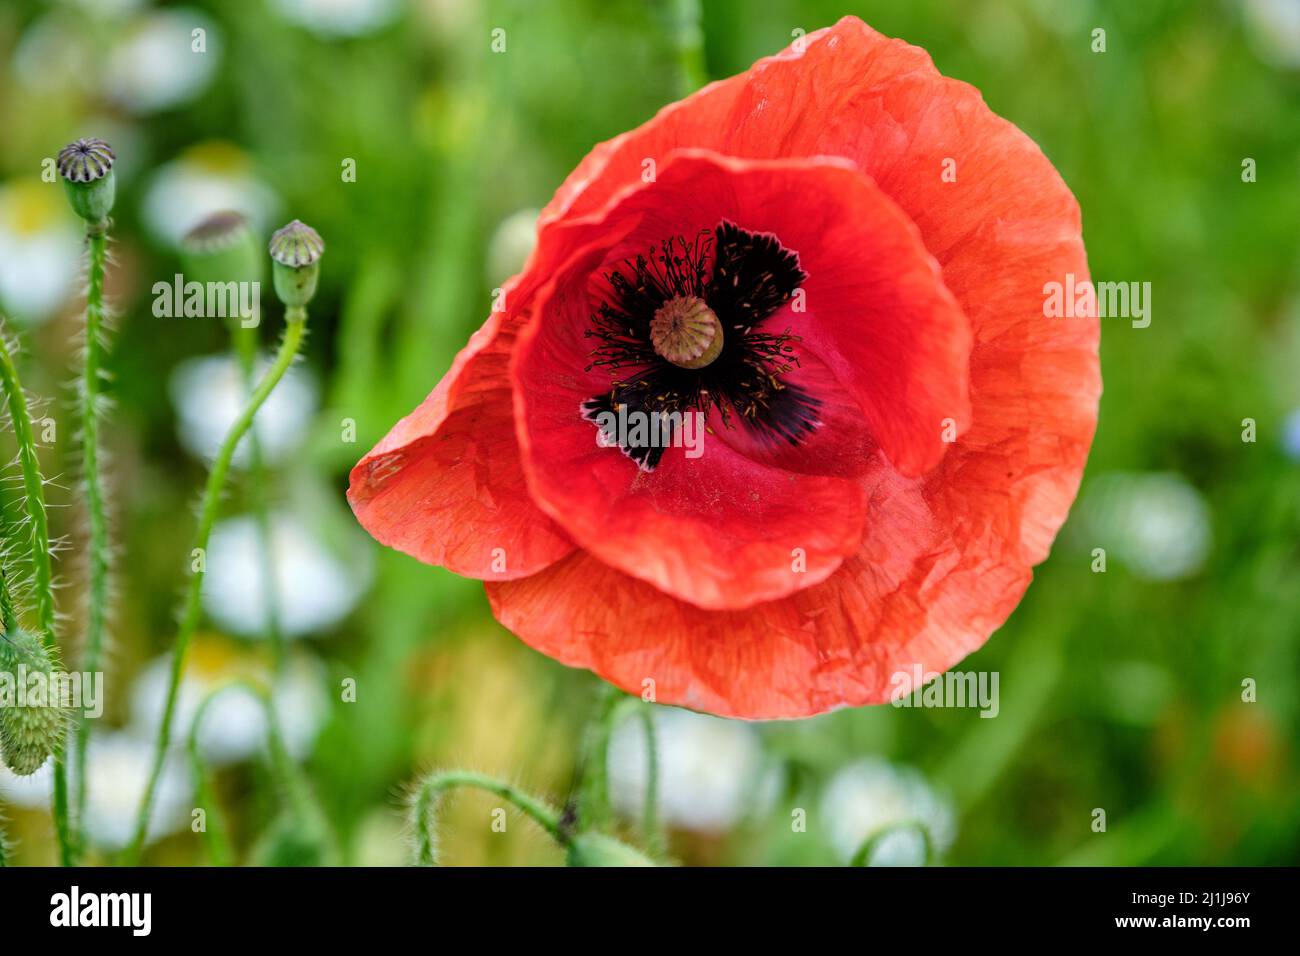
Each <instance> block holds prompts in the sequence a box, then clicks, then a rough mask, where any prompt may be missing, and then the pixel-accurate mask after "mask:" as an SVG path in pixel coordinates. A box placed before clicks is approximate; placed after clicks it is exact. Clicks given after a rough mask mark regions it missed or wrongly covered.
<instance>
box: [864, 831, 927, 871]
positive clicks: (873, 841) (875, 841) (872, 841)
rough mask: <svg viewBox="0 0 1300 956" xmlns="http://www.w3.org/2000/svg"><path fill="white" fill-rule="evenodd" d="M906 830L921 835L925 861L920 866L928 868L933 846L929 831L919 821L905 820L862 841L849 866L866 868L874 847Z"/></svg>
mask: <svg viewBox="0 0 1300 956" xmlns="http://www.w3.org/2000/svg"><path fill="white" fill-rule="evenodd" d="M906 830H913V831H915V832H917V833H919V834H920V835H921V842H922V843H923V844H924V846H925V859H924V861H923V862H922V864H921V865H922V866H929V865H930V862H931V858H932V857H933V855H934V846H933V844H932V843H931V842H930V831H929V830H928V829H927V828H926V826H925V824H924V823H921V822H920V821H919V820H906V821H904V822H902V823H895V824H891V825H890V826H887V827H883V828H881V829H880V830H877V831H876V832H875V833H873V834H871V836H869V837H867V838H866V839H865V840H863V841H862V845H861V846H860V847H858V851H857V852H856V853H854V854H853V859H852V860H851V861H849V866H866V865H867V861H868V860H870V859H871V854H872V853H873V852H875V849H876V847H878V846H880V844H881V841H883V840H884V839H885V837H887V836H892V835H893V834H895V833H902V832H904V831H906Z"/></svg>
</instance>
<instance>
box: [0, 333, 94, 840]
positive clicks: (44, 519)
mask: <svg viewBox="0 0 1300 956" xmlns="http://www.w3.org/2000/svg"><path fill="white" fill-rule="evenodd" d="M5 332H6V330H5V329H4V327H3V326H0V388H3V390H4V393H5V402H6V404H7V406H8V409H9V418H10V421H11V422H12V423H13V429H14V438H15V440H16V441H17V443H18V461H19V465H20V467H21V468H22V474H23V490H24V493H25V495H26V500H27V517H28V520H29V521H30V523H31V529H32V530H31V534H32V540H31V562H32V590H33V593H34V594H35V597H36V613H37V619H38V621H39V623H40V636H41V641H42V642H43V643H44V645H45V649H46V650H47V651H48V652H49V653H50V654H51V655H55V656H57V655H58V639H57V638H56V636H55V633H54V590H53V583H52V573H51V570H50V526H49V518H48V516H47V514H46V510H45V478H44V476H43V475H42V474H41V464H40V460H39V459H38V458H37V455H36V438H35V433H34V432H33V431H32V419H31V415H30V414H29V413H28V410H27V396H26V394H25V393H24V392H23V386H22V381H21V380H20V379H19V377H18V368H17V366H16V365H15V364H14V360H13V351H12V350H11V349H10V347H9V343H8V342H7V341H6V338H5ZM53 804H54V805H53V811H52V812H53V817H54V829H55V833H56V835H57V837H58V841H59V861H60V862H61V863H62V864H63V865H65V866H69V865H71V864H72V863H73V862H74V861H75V856H76V853H75V849H74V845H73V838H72V829H71V827H70V826H69V822H68V776H67V768H66V767H65V765H64V760H63V751H62V748H61V747H60V748H59V749H57V750H56V751H55V752H54V794H53Z"/></svg>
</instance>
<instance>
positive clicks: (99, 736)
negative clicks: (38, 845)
mask: <svg viewBox="0 0 1300 956" xmlns="http://www.w3.org/2000/svg"><path fill="white" fill-rule="evenodd" d="M95 731H96V732H95V734H94V735H93V736H92V737H91V738H90V746H89V747H88V748H87V749H86V815H85V818H84V820H83V823H84V825H85V829H86V836H87V838H88V839H89V841H90V842H91V843H92V844H93V845H94V846H96V847H99V848H100V849H102V850H108V851H110V852H111V851H117V850H122V849H125V848H126V846H127V844H129V843H130V842H131V838H132V837H133V836H134V831H135V818H136V813H137V812H138V811H139V809H140V798H141V797H142V796H143V795H144V787H145V781H146V780H147V779H148V777H149V771H150V770H151V769H152V764H153V744H152V742H150V741H147V740H144V739H143V738H140V737H136V736H134V735H133V734H130V733H127V732H125V731H119V730H105V729H101V728H99V727H96V728H95ZM53 766H54V765H53V762H52V761H47V762H46V764H45V766H44V767H42V768H41V769H40V770H38V771H36V773H34V774H32V775H31V776H30V777H15V776H14V775H13V774H11V773H10V772H9V771H8V770H6V769H4V768H3V767H0V797H3V798H4V799H5V800H6V801H8V802H9V803H12V804H14V805H15V806H21V807H27V808H29V809H37V808H40V807H48V806H49V803H50V794H51V789H52V787H53V782H52V778H53ZM75 770H76V767H75V764H73V763H70V764H69V767H68V771H69V773H68V776H69V783H68V786H69V789H70V790H73V791H74V792H75V787H76V780H75V779H74V774H75ZM192 800H193V786H192V781H191V778H190V774H189V771H188V770H187V769H186V767H185V763H184V760H183V758H182V755H181V753H180V751H178V750H172V751H171V752H170V753H169V754H168V755H167V759H166V760H165V761H164V762H163V769H162V773H161V774H160V775H159V777H158V788H157V791H156V793H155V797H154V805H153V812H152V814H151V815H150V817H149V829H148V833H147V840H148V841H149V842H153V841H154V840H158V839H160V838H161V837H164V836H167V835H169V834H171V833H175V832H176V831H178V830H180V829H181V828H183V827H184V826H185V824H186V822H187V821H188V820H189V814H190V810H191V808H192V805H193V804H192Z"/></svg>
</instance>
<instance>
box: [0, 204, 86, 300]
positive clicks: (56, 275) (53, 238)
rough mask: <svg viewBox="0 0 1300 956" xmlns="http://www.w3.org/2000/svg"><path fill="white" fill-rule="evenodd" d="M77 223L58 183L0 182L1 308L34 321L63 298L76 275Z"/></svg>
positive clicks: (73, 286) (79, 239) (78, 251)
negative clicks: (1, 183)
mask: <svg viewBox="0 0 1300 956" xmlns="http://www.w3.org/2000/svg"><path fill="white" fill-rule="evenodd" d="M81 242H82V229H80V228H79V227H78V225H77V220H76V218H75V216H74V215H73V213H72V210H71V209H70V208H69V207H68V203H67V200H66V199H65V198H64V196H63V187H62V186H60V185H59V184H58V183H43V182H41V181H40V180H39V179H14V180H10V181H9V182H7V183H4V184H3V185H0V308H3V310H4V312H5V314H6V315H7V316H10V317H11V318H12V319H13V320H14V321H16V322H20V323H23V324H27V325H36V324H39V323H41V322H44V321H46V320H47V319H49V318H50V317H51V316H52V315H53V314H54V313H55V312H57V311H58V309H59V308H60V307H61V306H62V305H63V304H64V303H65V302H67V301H68V299H69V298H70V297H71V296H72V294H73V293H74V291H75V290H76V288H77V283H78V282H80V281H81V274H82V269H81Z"/></svg>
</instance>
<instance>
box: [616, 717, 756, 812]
mask: <svg viewBox="0 0 1300 956" xmlns="http://www.w3.org/2000/svg"><path fill="white" fill-rule="evenodd" d="M651 716H652V718H653V720H654V725H655V735H656V737H657V738H658V739H657V743H658V748H657V750H656V753H657V755H658V758H659V766H658V771H659V777H658V780H659V786H658V788H657V791H656V792H657V795H658V807H659V814H660V817H661V819H662V820H663V821H664V823H666V824H669V825H671V826H675V827H679V828H681V829H684V830H692V831H696V832H700V833H722V832H725V831H726V830H729V829H730V828H731V827H733V826H735V825H736V824H737V823H738V822H740V821H741V819H742V818H743V817H745V816H746V814H747V813H750V812H756V813H757V812H761V811H762V810H763V809H764V808H765V807H767V806H770V804H771V801H772V798H773V796H774V794H773V788H772V784H773V783H774V782H775V778H774V777H773V776H772V775H771V774H766V773H765V772H764V770H765V765H764V760H763V749H762V745H761V742H760V740H759V737H758V732H757V731H756V730H755V729H754V727H753V726H751V725H750V724H747V723H744V722H743V721H739V720H725V719H723V718H721V717H712V716H709V715H707V714H697V713H694V712H692V711H689V710H679V709H677V708H675V707H654V708H653V709H652V710H651ZM646 774H647V764H646V735H645V725H644V723H643V722H642V721H641V719H640V718H632V717H629V718H627V719H625V720H623V721H621V722H620V723H619V725H618V726H617V727H616V728H615V729H614V732H613V734H612V735H611V738H610V746H609V777H610V798H611V800H612V801H613V803H614V807H615V808H616V809H617V810H618V811H619V813H621V814H623V815H624V816H627V817H631V818H634V819H635V818H639V817H640V816H641V813H642V810H643V808H644V806H645V795H646Z"/></svg>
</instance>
